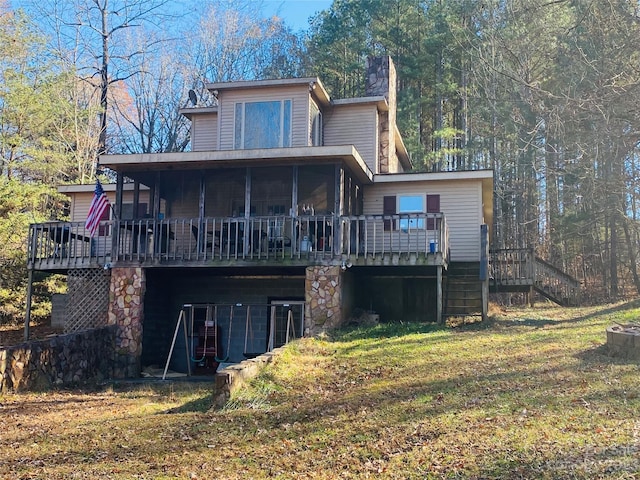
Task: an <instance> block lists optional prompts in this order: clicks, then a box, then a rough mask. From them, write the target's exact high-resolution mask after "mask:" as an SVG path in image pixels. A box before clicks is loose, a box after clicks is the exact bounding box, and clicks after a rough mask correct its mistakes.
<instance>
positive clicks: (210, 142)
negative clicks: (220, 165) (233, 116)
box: [191, 114, 218, 152]
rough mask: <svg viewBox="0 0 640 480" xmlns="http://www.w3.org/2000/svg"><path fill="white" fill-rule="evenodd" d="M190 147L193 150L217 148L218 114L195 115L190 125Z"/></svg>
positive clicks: (200, 150)
mask: <svg viewBox="0 0 640 480" xmlns="http://www.w3.org/2000/svg"><path fill="white" fill-rule="evenodd" d="M191 135H192V139H191V148H192V149H193V151H194V152H202V151H208V150H217V147H218V115H217V114H207V115H195V116H194V117H193V122H192V126H191Z"/></svg>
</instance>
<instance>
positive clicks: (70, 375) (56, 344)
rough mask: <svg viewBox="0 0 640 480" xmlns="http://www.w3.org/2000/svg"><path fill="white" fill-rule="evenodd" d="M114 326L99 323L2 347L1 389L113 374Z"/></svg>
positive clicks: (93, 379) (36, 387)
mask: <svg viewBox="0 0 640 480" xmlns="http://www.w3.org/2000/svg"><path fill="white" fill-rule="evenodd" d="M114 342H115V327H100V328H94V329H91V330H85V331H83V332H77V333H69V334H66V335H60V336H57V337H53V338H50V339H47V340H38V341H33V342H26V343H23V344H20V345H16V346H12V347H7V348H3V349H2V350H0V391H3V392H6V391H8V390H14V391H24V390H45V389H48V388H50V387H52V386H68V385H77V384H80V383H87V382H97V381H101V380H103V379H106V378H110V377H111V375H112V370H111V369H112V364H113V348H114Z"/></svg>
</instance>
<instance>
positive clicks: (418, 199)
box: [398, 195, 425, 230]
mask: <svg viewBox="0 0 640 480" xmlns="http://www.w3.org/2000/svg"><path fill="white" fill-rule="evenodd" d="M424 198H425V197H424V195H400V196H399V197H398V213H401V214H402V213H423V212H424ZM414 228H421V229H422V228H424V219H422V218H401V219H400V230H409V229H414Z"/></svg>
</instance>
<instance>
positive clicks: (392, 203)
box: [382, 195, 396, 231]
mask: <svg viewBox="0 0 640 480" xmlns="http://www.w3.org/2000/svg"><path fill="white" fill-rule="evenodd" d="M382 214H383V215H395V214H396V197H395V195H389V196H385V197H383V199H382ZM395 229H396V222H395V220H394V221H393V223H392V221H391V220H384V230H385V231H389V230H395Z"/></svg>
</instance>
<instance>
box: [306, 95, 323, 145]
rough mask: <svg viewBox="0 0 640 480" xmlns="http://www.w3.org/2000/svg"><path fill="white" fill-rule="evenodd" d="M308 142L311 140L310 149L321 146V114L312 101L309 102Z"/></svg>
mask: <svg viewBox="0 0 640 480" xmlns="http://www.w3.org/2000/svg"><path fill="white" fill-rule="evenodd" d="M309 140H311V146H312V147H319V146H321V145H322V112H321V111H320V109H319V108H318V106H317V105H316V104H315V102H313V101H311V129H310V131H309Z"/></svg>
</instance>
